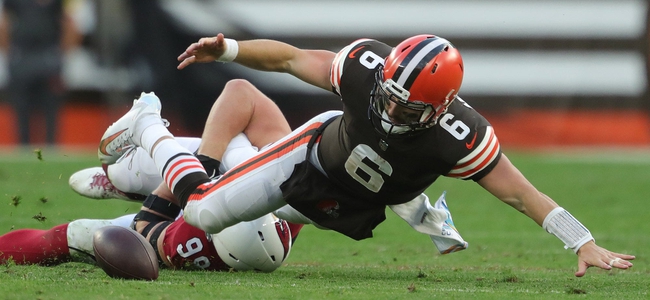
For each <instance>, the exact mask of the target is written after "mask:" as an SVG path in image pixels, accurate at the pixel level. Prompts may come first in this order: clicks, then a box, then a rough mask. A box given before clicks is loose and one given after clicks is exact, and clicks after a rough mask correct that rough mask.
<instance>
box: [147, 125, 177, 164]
mask: <svg viewBox="0 0 650 300" xmlns="http://www.w3.org/2000/svg"><path fill="white" fill-rule="evenodd" d="M163 137H172V138H173V137H174V136H173V135H172V134H171V133H170V132H169V130H167V127H165V125H164V124H163V123H156V124H152V125H149V127H146V128H145V129H144V130H142V134H141V135H140V147H142V148H143V149H145V150H146V151H147V153H149V156H151V157H153V155H152V153H151V152H152V150H153V149H151V148H152V147H153V146H154V145H155V144H156V142H157V141H158V140H159V139H161V138H163ZM185 151H187V150H185Z"/></svg>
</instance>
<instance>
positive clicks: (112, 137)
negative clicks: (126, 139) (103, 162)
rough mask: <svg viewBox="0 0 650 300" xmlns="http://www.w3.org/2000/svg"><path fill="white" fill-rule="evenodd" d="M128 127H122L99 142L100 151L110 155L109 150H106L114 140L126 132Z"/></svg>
mask: <svg viewBox="0 0 650 300" xmlns="http://www.w3.org/2000/svg"><path fill="white" fill-rule="evenodd" d="M126 130H127V129H122V130H120V131H118V132H116V133H114V134H112V135H110V136H109V137H107V138H105V139H103V140H102V141H101V142H99V152H101V153H102V154H104V155H110V154H109V153H108V152H106V147H107V146H108V145H109V144H110V143H112V142H113V140H115V139H116V138H117V137H118V136H120V135H121V134H122V133H124V132H125V131H126Z"/></svg>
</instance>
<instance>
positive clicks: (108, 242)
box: [93, 226, 158, 280]
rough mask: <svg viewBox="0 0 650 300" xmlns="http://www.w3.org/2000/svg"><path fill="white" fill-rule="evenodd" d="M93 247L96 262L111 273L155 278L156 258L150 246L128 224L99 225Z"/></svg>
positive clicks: (128, 277) (122, 276)
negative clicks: (123, 225)
mask: <svg viewBox="0 0 650 300" xmlns="http://www.w3.org/2000/svg"><path fill="white" fill-rule="evenodd" d="M93 248H94V249H95V260H96V261H97V265H99V267H101V268H102V270H104V272H106V274H108V276H110V277H113V278H122V279H139V280H156V279H157V278H158V258H157V257H156V253H155V251H154V249H153V247H152V246H151V245H150V244H149V242H147V240H146V239H145V238H144V237H143V236H142V235H141V234H139V233H137V232H136V231H134V230H132V229H130V228H125V227H120V226H106V227H102V228H100V229H99V230H97V231H95V234H94V235H93Z"/></svg>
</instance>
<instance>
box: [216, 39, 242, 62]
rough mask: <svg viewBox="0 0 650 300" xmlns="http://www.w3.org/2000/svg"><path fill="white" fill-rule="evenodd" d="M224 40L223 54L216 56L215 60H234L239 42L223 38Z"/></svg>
mask: <svg viewBox="0 0 650 300" xmlns="http://www.w3.org/2000/svg"><path fill="white" fill-rule="evenodd" d="M224 42H225V43H226V49H225V51H224V52H223V54H221V56H219V58H217V61H219V62H231V61H233V60H235V57H237V53H239V44H237V41H236V40H233V39H224Z"/></svg>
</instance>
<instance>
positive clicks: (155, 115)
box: [97, 92, 165, 165]
mask: <svg viewBox="0 0 650 300" xmlns="http://www.w3.org/2000/svg"><path fill="white" fill-rule="evenodd" d="M161 108H162V105H161V104H160V99H158V97H157V96H156V95H155V94H154V93H153V92H151V93H144V92H143V93H142V94H140V98H138V99H136V100H135V101H133V107H132V108H131V110H129V111H128V112H127V113H126V114H125V115H124V116H122V117H121V118H120V119H119V120H117V121H115V123H113V125H111V126H109V127H108V129H107V130H106V132H105V133H104V135H103V136H102V139H101V141H100V142H99V149H98V150H97V155H98V156H99V160H100V161H101V162H102V163H103V164H108V165H111V164H113V163H115V162H116V161H117V160H118V159H119V158H120V157H121V156H122V155H123V154H124V153H126V152H127V151H128V150H130V149H132V148H133V147H136V146H140V144H139V143H140V137H141V135H142V131H143V130H144V129H145V128H147V127H149V126H151V125H154V124H165V122H164V121H163V120H162V118H161V117H160V110H161Z"/></svg>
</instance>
